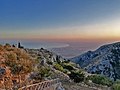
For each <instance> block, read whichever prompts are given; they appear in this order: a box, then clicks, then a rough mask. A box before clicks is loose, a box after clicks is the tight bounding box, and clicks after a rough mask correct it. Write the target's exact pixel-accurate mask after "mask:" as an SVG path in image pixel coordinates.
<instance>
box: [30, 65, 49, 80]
mask: <svg viewBox="0 0 120 90" xmlns="http://www.w3.org/2000/svg"><path fill="white" fill-rule="evenodd" d="M49 75H50V69H49V68H48V67H44V66H38V71H37V74H36V75H34V76H33V77H32V78H33V79H36V80H42V79H43V78H44V77H48V76H49Z"/></svg>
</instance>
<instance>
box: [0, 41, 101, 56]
mask: <svg viewBox="0 0 120 90" xmlns="http://www.w3.org/2000/svg"><path fill="white" fill-rule="evenodd" d="M18 42H21V45H22V46H24V47H25V48H33V49H40V48H45V49H48V50H50V51H52V52H55V53H57V54H58V55H61V56H63V57H64V58H72V57H75V56H78V55H80V54H82V53H84V52H86V51H89V50H94V49H96V48H98V47H99V46H100V45H101V44H102V43H101V42H97V43H96V42H59V41H58V42H57V41H12V40H1V41H0V44H5V43H10V44H11V45H12V44H14V45H17V43H18Z"/></svg>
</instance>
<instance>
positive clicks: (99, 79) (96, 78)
mask: <svg viewBox="0 0 120 90" xmlns="http://www.w3.org/2000/svg"><path fill="white" fill-rule="evenodd" d="M87 80H91V81H92V82H93V83H96V84H101V85H107V86H111V85H112V80H110V79H109V78H107V77H105V76H101V75H91V76H88V77H87Z"/></svg>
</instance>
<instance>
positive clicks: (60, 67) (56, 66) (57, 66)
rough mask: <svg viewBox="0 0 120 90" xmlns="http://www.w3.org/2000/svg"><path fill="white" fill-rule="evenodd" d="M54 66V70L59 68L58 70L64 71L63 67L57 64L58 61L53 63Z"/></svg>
mask: <svg viewBox="0 0 120 90" xmlns="http://www.w3.org/2000/svg"><path fill="white" fill-rule="evenodd" d="M54 68H55V69H56V70H59V71H62V72H63V71H64V69H63V67H62V66H61V65H60V64H58V63H56V64H54Z"/></svg>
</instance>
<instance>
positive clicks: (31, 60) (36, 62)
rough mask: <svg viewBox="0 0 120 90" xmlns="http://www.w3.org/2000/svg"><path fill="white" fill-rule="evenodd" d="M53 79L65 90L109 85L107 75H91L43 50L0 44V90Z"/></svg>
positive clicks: (91, 89)
mask: <svg viewBox="0 0 120 90" xmlns="http://www.w3.org/2000/svg"><path fill="white" fill-rule="evenodd" d="M18 45H19V44H18ZM54 79H59V80H60V82H61V83H62V85H63V87H64V88H65V90H79V89H81V90H107V89H108V87H109V86H111V85H112V81H110V80H109V79H108V78H105V77H102V76H92V75H91V74H89V73H87V72H85V71H84V70H83V69H81V68H80V66H79V64H75V63H73V62H71V61H70V60H67V59H64V58H62V57H61V56H59V55H57V54H55V53H53V52H50V51H48V50H46V49H43V48H41V49H26V48H24V47H23V46H22V47H21V45H19V47H16V46H14V45H13V46H11V45H10V44H6V45H0V90H1V89H5V90H16V89H18V88H20V87H23V86H26V85H32V84H35V83H40V82H42V81H46V80H47V81H49V80H54ZM96 79H97V82H96ZM95 83H96V84H97V86H95ZM99 84H100V85H103V86H107V87H102V86H99ZM70 86H71V87H70ZM98 86H99V87H98ZM74 87H76V88H74ZM93 88H94V89H93ZM100 88H102V89H100Z"/></svg>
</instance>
